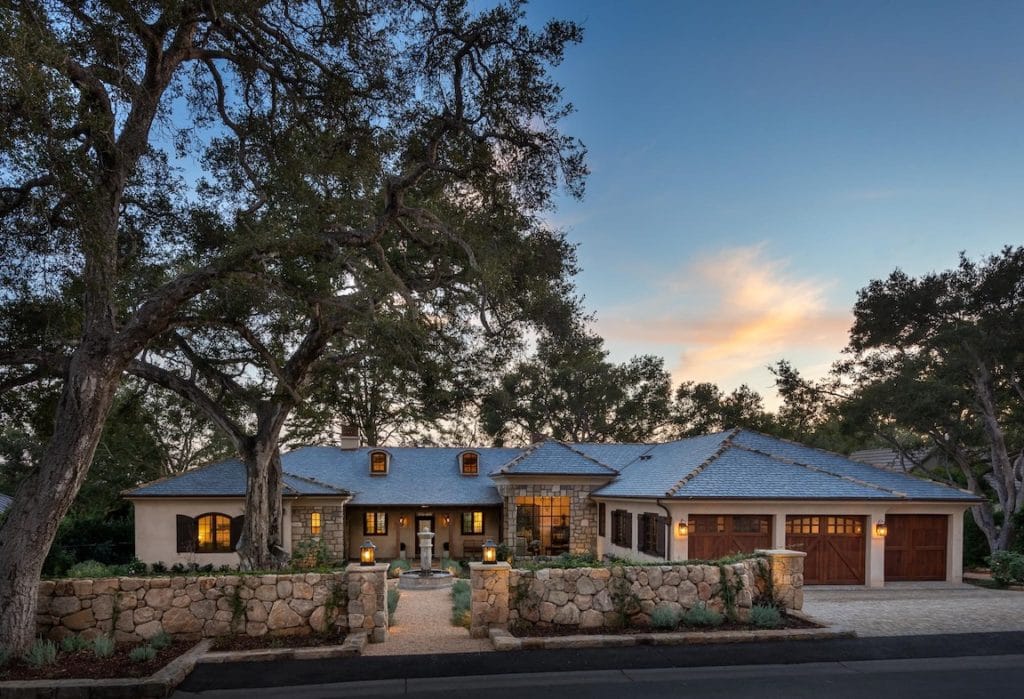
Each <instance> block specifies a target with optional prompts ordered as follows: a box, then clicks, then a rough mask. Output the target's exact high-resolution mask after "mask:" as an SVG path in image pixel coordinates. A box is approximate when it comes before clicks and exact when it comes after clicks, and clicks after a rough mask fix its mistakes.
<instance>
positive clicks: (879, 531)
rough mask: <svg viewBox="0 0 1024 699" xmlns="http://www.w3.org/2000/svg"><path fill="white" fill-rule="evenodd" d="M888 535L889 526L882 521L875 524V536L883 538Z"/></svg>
mask: <svg viewBox="0 0 1024 699" xmlns="http://www.w3.org/2000/svg"><path fill="white" fill-rule="evenodd" d="M888 533H889V525H888V524H886V523H885V522H884V521H882V522H875V536H878V537H883V538H884V537H885V536H886V535H887V534H888Z"/></svg>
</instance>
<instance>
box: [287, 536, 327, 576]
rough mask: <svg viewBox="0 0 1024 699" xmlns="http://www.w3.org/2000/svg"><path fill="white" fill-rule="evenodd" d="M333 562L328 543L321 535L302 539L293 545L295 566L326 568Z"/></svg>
mask: <svg viewBox="0 0 1024 699" xmlns="http://www.w3.org/2000/svg"><path fill="white" fill-rule="evenodd" d="M333 562H334V560H333V557H332V556H331V552H330V550H329V549H328V548H327V543H326V542H325V541H324V540H323V539H321V538H320V537H315V538H312V539H300V540H299V541H298V543H296V544H295V545H294V546H293V547H292V558H291V564H292V567H294V568H302V569H305V568H326V567H328V566H330V565H331V564H332V563H333Z"/></svg>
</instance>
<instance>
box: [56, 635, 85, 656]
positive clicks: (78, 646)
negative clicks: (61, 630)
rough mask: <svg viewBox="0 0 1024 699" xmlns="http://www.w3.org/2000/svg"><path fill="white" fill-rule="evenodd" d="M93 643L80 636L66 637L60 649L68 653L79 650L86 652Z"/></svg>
mask: <svg viewBox="0 0 1024 699" xmlns="http://www.w3.org/2000/svg"><path fill="white" fill-rule="evenodd" d="M90 645H92V644H91V643H89V641H87V640H86V639H84V638H82V637H81V636H79V635H74V636H65V637H64V640H63V641H61V642H60V649H61V650H62V651H64V652H66V653H74V652H75V651H77V650H85V649H86V648H88V647H89V646H90Z"/></svg>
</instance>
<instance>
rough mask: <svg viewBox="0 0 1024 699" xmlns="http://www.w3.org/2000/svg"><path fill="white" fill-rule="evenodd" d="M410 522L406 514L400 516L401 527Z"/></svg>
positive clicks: (399, 523) (399, 524)
mask: <svg viewBox="0 0 1024 699" xmlns="http://www.w3.org/2000/svg"><path fill="white" fill-rule="evenodd" d="M408 523H409V520H408V519H406V516H405V515H402V516H401V517H399V518H398V526H400V527H404V526H405V525H407V524H408Z"/></svg>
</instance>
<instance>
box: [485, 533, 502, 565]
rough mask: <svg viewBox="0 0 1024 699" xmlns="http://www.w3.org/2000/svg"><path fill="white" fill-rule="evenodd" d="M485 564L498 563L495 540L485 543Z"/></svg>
mask: <svg viewBox="0 0 1024 699" xmlns="http://www.w3.org/2000/svg"><path fill="white" fill-rule="evenodd" d="M483 550H484V563H487V564H488V565H493V564H495V563H497V562H498V547H497V546H495V545H494V539H488V540H487V541H485V542H484V546H483Z"/></svg>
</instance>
